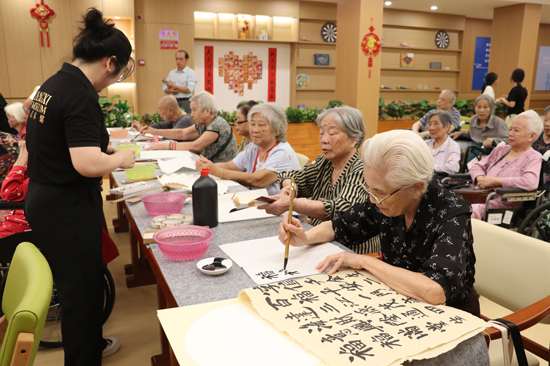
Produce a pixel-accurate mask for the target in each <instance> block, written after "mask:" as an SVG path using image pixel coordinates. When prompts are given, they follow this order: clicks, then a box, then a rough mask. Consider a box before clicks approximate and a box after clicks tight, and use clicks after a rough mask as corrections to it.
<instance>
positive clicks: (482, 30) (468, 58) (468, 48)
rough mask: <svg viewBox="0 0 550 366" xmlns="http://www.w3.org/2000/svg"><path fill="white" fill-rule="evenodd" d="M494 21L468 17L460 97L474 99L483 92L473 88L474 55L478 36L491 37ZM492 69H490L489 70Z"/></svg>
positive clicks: (465, 29)
mask: <svg viewBox="0 0 550 366" xmlns="http://www.w3.org/2000/svg"><path fill="white" fill-rule="evenodd" d="M491 29H492V21H491V20H486V19H472V18H467V19H466V26H465V28H464V42H463V49H462V61H461V66H460V70H461V75H460V76H461V77H460V86H459V88H460V89H459V90H460V98H461V99H473V98H477V97H478V96H479V94H480V93H481V91H480V90H472V77H473V75H474V56H475V48H476V37H491ZM491 71H492V70H491V69H489V72H491Z"/></svg>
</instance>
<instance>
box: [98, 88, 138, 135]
mask: <svg viewBox="0 0 550 366" xmlns="http://www.w3.org/2000/svg"><path fill="white" fill-rule="evenodd" d="M115 99H119V100H118V101H117V102H116V103H115ZM99 105H100V107H101V110H102V111H103V119H104V121H105V126H107V127H122V128H125V127H130V126H131V125H132V117H133V116H132V114H130V113H128V111H129V110H130V109H131V107H130V106H129V105H128V101H127V100H125V101H124V102H123V101H121V100H120V95H118V94H117V95H114V96H113V97H111V98H99Z"/></svg>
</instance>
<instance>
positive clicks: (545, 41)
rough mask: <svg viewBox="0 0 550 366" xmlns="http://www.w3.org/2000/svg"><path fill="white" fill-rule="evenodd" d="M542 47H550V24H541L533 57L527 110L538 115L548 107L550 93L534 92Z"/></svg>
mask: <svg viewBox="0 0 550 366" xmlns="http://www.w3.org/2000/svg"><path fill="white" fill-rule="evenodd" d="M542 46H546V47H548V46H550V24H541V25H540V28H539V36H538V40H537V53H536V57H535V67H534V70H535V72H533V78H532V84H531V85H532V87H531V91H530V94H531V103H530V104H529V108H530V109H533V110H535V111H537V112H538V113H542V112H543V111H544V108H546V107H548V106H549V105H550V91H542V90H539V91H535V80H536V77H537V75H536V70H537V68H538V60H539V51H540V47H542Z"/></svg>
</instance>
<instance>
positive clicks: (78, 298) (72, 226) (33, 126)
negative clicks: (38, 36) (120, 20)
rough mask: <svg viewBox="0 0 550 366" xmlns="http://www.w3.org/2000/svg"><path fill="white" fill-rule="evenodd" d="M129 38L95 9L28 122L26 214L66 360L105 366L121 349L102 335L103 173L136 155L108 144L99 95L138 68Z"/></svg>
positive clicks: (131, 163) (123, 165) (125, 164)
mask: <svg viewBox="0 0 550 366" xmlns="http://www.w3.org/2000/svg"><path fill="white" fill-rule="evenodd" d="M131 52H132V46H131V44H130V42H129V41H128V39H127V38H126V36H125V35H124V34H123V33H122V32H121V31H120V30H118V29H116V28H115V27H114V24H113V23H112V22H110V21H105V20H104V19H103V14H102V13H101V12H99V11H98V10H96V9H93V8H91V9H88V11H87V13H86V15H85V17H84V21H83V23H82V27H81V28H80V32H79V34H78V35H77V36H76V38H75V39H74V47H73V62H72V63H71V64H68V63H65V64H63V66H62V68H61V70H60V71H58V72H57V74H55V75H53V76H52V77H50V78H49V79H48V80H47V81H46V82H45V83H44V84H42V86H41V87H40V90H39V91H38V92H37V93H36V95H35V96H34V98H33V102H32V104H31V108H30V111H29V118H28V122H27V147H28V152H29V161H28V175H29V177H30V182H29V189H28V193H27V196H26V199H25V212H26V215H27V219H28V222H29V224H30V226H31V228H32V229H33V232H34V236H35V238H36V244H37V246H38V247H40V249H41V250H42V253H43V254H44V256H45V257H46V259H47V260H48V263H49V264H50V267H51V269H52V273H53V277H54V282H55V284H56V287H57V293H58V295H59V300H60V303H61V306H62V307H63V322H62V324H61V327H62V329H61V331H62V335H63V348H64V350H65V365H71V366H72V365H100V364H101V358H102V355H103V356H107V355H110V354H113V353H114V352H116V351H117V350H118V348H119V347H120V343H119V342H118V340H117V339H116V338H115V337H112V338H108V339H104V338H103V334H102V308H103V296H104V295H103V289H102V286H101V283H102V277H103V268H102V261H101V234H102V232H101V229H102V214H103V207H102V204H103V201H102V197H101V192H100V182H101V179H102V176H104V175H105V174H108V173H110V172H112V171H113V170H114V169H116V168H119V167H120V168H132V167H133V166H134V162H135V153H134V152H133V151H132V150H118V149H115V148H112V147H108V143H109V135H108V133H107V129H106V128H105V124H104V122H103V115H102V112H101V108H100V106H99V103H98V99H99V96H98V92H99V91H101V90H102V89H104V88H106V87H108V86H109V85H111V84H113V83H115V82H117V81H121V80H123V79H124V78H125V77H127V76H128V75H129V74H130V73H131V72H132V70H133V65H134V63H133V59H132V58H131V57H130V55H131Z"/></svg>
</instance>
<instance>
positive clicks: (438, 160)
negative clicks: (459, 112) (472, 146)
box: [426, 110, 460, 174]
mask: <svg viewBox="0 0 550 366" xmlns="http://www.w3.org/2000/svg"><path fill="white" fill-rule="evenodd" d="M450 127H451V117H450V116H449V115H448V114H447V113H445V112H443V111H440V110H436V111H434V112H433V113H432V114H431V116H430V119H429V121H428V131H429V132H430V137H431V139H430V140H426V144H427V145H428V147H429V148H430V151H431V152H432V156H433V158H434V167H435V171H436V172H445V173H449V174H452V173H456V172H458V170H459V168H460V146H458V144H457V143H456V141H453V140H452V139H450V138H449V129H450Z"/></svg>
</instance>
